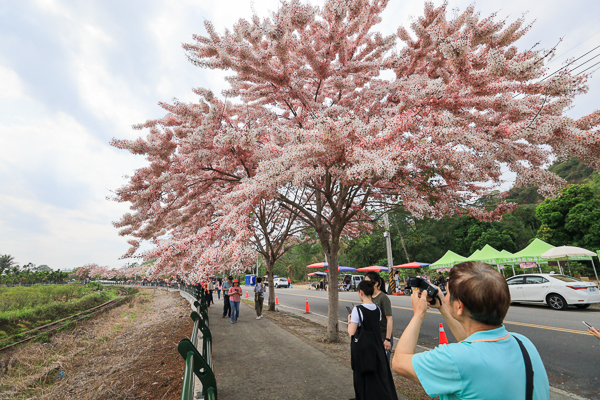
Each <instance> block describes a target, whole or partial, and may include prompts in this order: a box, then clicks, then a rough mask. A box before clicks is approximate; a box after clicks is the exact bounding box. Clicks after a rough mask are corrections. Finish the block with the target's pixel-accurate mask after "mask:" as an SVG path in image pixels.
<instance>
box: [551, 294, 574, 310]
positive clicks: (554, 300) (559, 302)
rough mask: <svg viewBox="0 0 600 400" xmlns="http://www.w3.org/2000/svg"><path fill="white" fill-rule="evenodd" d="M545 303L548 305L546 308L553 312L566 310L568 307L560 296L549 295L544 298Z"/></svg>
mask: <svg viewBox="0 0 600 400" xmlns="http://www.w3.org/2000/svg"><path fill="white" fill-rule="evenodd" d="M546 303H548V306H549V307H550V308H552V309H553V310H566V309H567V307H568V306H569V305H568V304H567V301H566V300H565V298H564V297H562V296H561V295H560V294H549V295H548V297H546Z"/></svg>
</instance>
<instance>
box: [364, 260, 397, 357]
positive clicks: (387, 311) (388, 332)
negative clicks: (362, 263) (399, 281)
mask: <svg viewBox="0 0 600 400" xmlns="http://www.w3.org/2000/svg"><path fill="white" fill-rule="evenodd" d="M365 281H369V282H373V283H374V284H375V286H374V287H373V289H374V291H373V299H372V300H373V303H374V304H375V305H376V306H377V307H379V309H380V310H381V321H380V322H379V331H380V333H381V341H382V342H383V348H384V349H385V355H386V357H387V359H388V361H390V355H391V354H392V347H393V346H394V338H393V336H392V328H393V326H394V319H393V318H392V302H391V301H390V298H389V297H388V296H387V294H385V293H384V292H382V291H381V287H382V284H383V278H381V276H380V275H379V274H378V273H377V272H373V271H370V272H367V274H366V275H365Z"/></svg>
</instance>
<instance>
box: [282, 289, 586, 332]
mask: <svg viewBox="0 0 600 400" xmlns="http://www.w3.org/2000/svg"><path fill="white" fill-rule="evenodd" d="M284 295H288V296H298V297H304V298H312V299H321V300H328V299H329V298H328V297H320V296H307V295H300V294H293V293H284ZM338 301H339V302H340V303H341V302H344V303H351V304H352V303H354V302H352V301H350V300H345V299H338ZM392 308H397V309H399V310H408V311H412V308H410V307H400V306H392ZM427 312H428V313H434V314H440V312H439V311H438V310H428V311H427ZM504 323H505V324H508V325H519V326H526V327H528V328H537V329H545V330H548V331H557V332H565V333H576V334H578V335H591V333H589V332H588V331H581V330H576V329H567V328H558V327H555V326H547V325H536V324H528V323H526V322H516V321H504Z"/></svg>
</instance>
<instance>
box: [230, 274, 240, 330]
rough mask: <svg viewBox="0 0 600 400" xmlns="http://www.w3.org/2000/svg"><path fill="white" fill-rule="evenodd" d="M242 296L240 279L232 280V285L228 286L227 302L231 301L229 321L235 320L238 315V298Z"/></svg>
mask: <svg viewBox="0 0 600 400" xmlns="http://www.w3.org/2000/svg"><path fill="white" fill-rule="evenodd" d="M241 297H242V288H241V287H240V281H239V280H237V279H234V280H233V286H232V287H230V288H229V303H231V323H232V324H233V323H234V322H236V321H237V320H238V318H239V316H240V300H241Z"/></svg>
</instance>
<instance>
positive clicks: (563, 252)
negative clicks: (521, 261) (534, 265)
mask: <svg viewBox="0 0 600 400" xmlns="http://www.w3.org/2000/svg"><path fill="white" fill-rule="evenodd" d="M595 255H596V253H594V252H592V251H589V250H586V249H583V248H581V247H574V246H560V247H554V248H552V249H549V250H548V251H546V252H544V253H543V254H542V255H541V256H540V257H541V258H543V259H554V260H558V259H562V260H591V261H592V267H593V268H594V275H596V281H597V282H598V283H600V281H599V280H598V272H596V265H595V264H594V259H593V258H592V257H593V256H595ZM570 270H571V267H569V271H570Z"/></svg>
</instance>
